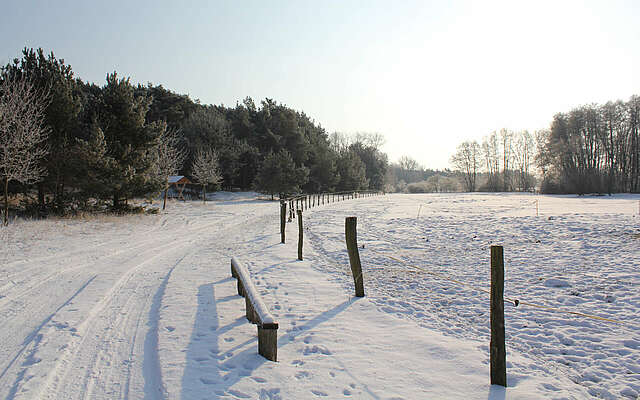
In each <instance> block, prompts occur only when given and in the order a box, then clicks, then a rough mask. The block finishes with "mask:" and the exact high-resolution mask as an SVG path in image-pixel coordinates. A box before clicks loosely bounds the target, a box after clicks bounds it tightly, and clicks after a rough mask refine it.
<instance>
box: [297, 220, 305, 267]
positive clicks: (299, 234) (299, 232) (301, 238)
mask: <svg viewBox="0 0 640 400" xmlns="http://www.w3.org/2000/svg"><path fill="white" fill-rule="evenodd" d="M303 236H304V233H303V232H302V210H298V260H300V261H302V242H303V238H304V237H303Z"/></svg>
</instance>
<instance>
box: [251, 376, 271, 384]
mask: <svg viewBox="0 0 640 400" xmlns="http://www.w3.org/2000/svg"><path fill="white" fill-rule="evenodd" d="M251 379H253V380H254V381H256V382H258V383H265V382H266V381H267V380H266V379H264V378H261V377H259V376H252V377H251Z"/></svg>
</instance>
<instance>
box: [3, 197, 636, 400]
mask: <svg viewBox="0 0 640 400" xmlns="http://www.w3.org/2000/svg"><path fill="white" fill-rule="evenodd" d="M213 199H214V201H211V202H208V203H206V204H203V203H200V202H190V203H182V202H171V203H170V204H169V208H168V210H167V212H165V213H161V214H160V215H155V216H135V217H126V218H116V217H98V218H93V219H91V218H90V219H87V220H48V221H19V222H17V223H15V224H13V225H11V226H9V227H8V228H2V229H0V239H1V240H2V241H1V242H0V243H1V244H0V398H6V399H40V398H44V399H46V398H50V399H67V398H68V399H83V398H86V399H114V398H120V399H125V398H129V399H137V398H146V399H163V398H170V399H178V398H184V399H202V398H220V399H241V398H252V399H307V398H331V399H333V398H365V399H422V398H478V399H480V398H482V399H485V398H490V399H503V398H542V397H544V398H588V397H603V398H620V397H626V398H632V399H635V398H637V397H638V394H639V393H640V369H639V366H640V315H639V312H638V311H639V310H640V295H639V294H638V287H639V281H640V271H639V266H640V251H639V250H640V217H639V216H638V207H639V204H640V203H639V202H640V196H632V195H616V196H612V197H583V198H578V197H575V196H535V195H525V194H522V195H519V194H507V195H497V194H473V195H469V194H447V195H387V196H382V197H371V198H365V199H357V200H348V201H345V202H340V203H334V204H330V205H324V206H320V207H317V208H314V209H311V210H307V211H306V212H305V215H304V222H305V229H306V236H305V249H304V253H305V260H304V261H297V260H296V257H297V246H296V238H297V223H296V221H295V220H294V221H293V223H290V224H287V243H286V244H284V245H282V244H280V243H279V242H280V235H279V216H278V204H277V203H276V202H270V201H265V200H262V199H258V198H257V196H256V195H254V194H231V193H219V194H216V195H215V196H213ZM536 200H537V201H538V204H539V210H540V215H539V216H536V206H535V203H534V201H536ZM418 214H419V215H418ZM352 215H353V216H357V217H358V235H359V237H358V240H359V244H360V245H364V248H363V249H360V257H361V259H362V262H363V267H364V278H365V289H366V292H367V297H366V298H364V299H354V298H353V296H352V291H353V289H352V286H353V284H352V280H351V277H350V272H349V264H348V257H347V254H346V250H345V246H344V217H346V216H352ZM491 244H501V245H503V246H504V249H505V264H506V273H505V274H506V283H505V285H506V287H505V295H506V296H509V297H511V298H517V299H519V300H521V302H523V303H532V304H537V305H541V306H548V307H553V308H554V309H556V310H555V311H549V310H545V309H540V308H536V307H532V306H528V305H525V304H521V305H520V306H518V307H513V306H510V305H509V304H506V306H505V312H506V332H507V362H508V385H509V388H508V389H506V390H503V389H501V388H499V387H495V386H493V387H492V386H491V385H489V367H488V342H489V330H488V320H489V313H488V295H487V294H486V293H485V292H483V291H481V290H477V288H480V289H486V288H488V282H489V246H490V245H491ZM231 256H236V257H238V258H240V259H242V260H244V261H245V262H246V264H247V266H248V267H249V269H250V271H251V273H252V275H253V277H254V279H255V283H256V285H257V286H258V288H259V289H260V291H261V292H262V294H263V297H264V301H265V303H266V304H267V305H268V306H269V307H270V310H271V312H272V314H273V315H274V316H275V317H276V319H277V320H278V322H279V323H280V329H279V333H278V344H279V345H278V362H277V363H272V362H269V361H266V360H264V359H263V358H262V357H260V356H259V355H257V343H256V336H257V335H256V328H255V326H253V325H250V324H249V323H247V321H246V320H245V319H244V300H243V299H242V298H240V297H238V296H237V295H236V291H235V281H234V280H233V279H232V278H231V277H230V270H229V262H230V258H231ZM388 256H392V257H393V258H390V257H388ZM397 259H401V260H403V261H404V263H400V262H398V261H397ZM414 267H415V268H414ZM443 276H445V277H449V278H451V279H455V280H457V281H460V282H461V283H463V284H464V285H460V284H458V283H455V282H452V281H450V280H447V279H444V278H443ZM566 311H571V312H580V313H585V314H590V315H594V316H599V317H604V318H607V319H612V320H615V321H618V322H620V323H616V322H609V321H603V320H598V319H591V318H588V317H583V316H578V315H575V314H569V313H566Z"/></svg>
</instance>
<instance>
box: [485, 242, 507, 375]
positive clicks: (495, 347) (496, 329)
mask: <svg viewBox="0 0 640 400" xmlns="http://www.w3.org/2000/svg"><path fill="white" fill-rule="evenodd" d="M489 355H490V364H491V384H492V385H500V386H505V387H506V386H507V351H506V348H505V343H504V256H503V250H502V246H491V343H490V345H489Z"/></svg>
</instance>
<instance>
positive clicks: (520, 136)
mask: <svg viewBox="0 0 640 400" xmlns="http://www.w3.org/2000/svg"><path fill="white" fill-rule="evenodd" d="M535 154H536V153H535V140H534V138H533V136H532V135H531V134H530V133H529V131H526V130H525V131H521V132H516V133H515V140H514V141H513V161H514V162H515V167H516V168H517V173H518V176H517V182H518V187H519V189H520V190H522V191H529V190H530V189H531V188H532V187H533V184H534V182H533V177H532V175H531V161H532V160H533V158H534V157H535Z"/></svg>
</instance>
